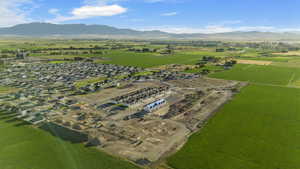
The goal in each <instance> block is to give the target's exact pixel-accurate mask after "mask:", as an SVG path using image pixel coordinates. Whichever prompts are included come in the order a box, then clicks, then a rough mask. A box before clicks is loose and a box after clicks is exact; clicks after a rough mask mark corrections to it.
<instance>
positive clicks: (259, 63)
mask: <svg viewBox="0 0 300 169" xmlns="http://www.w3.org/2000/svg"><path fill="white" fill-rule="evenodd" d="M237 62H238V63H239V64H251V65H270V64H272V63H273V62H272V61H261V60H241V59H238V60H237Z"/></svg>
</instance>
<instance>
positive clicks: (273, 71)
mask: <svg viewBox="0 0 300 169" xmlns="http://www.w3.org/2000/svg"><path fill="white" fill-rule="evenodd" d="M210 77H214V78H220V79H228V80H239V81H249V82H252V83H264V84H265V83H266V84H272V85H282V86H287V85H292V84H293V82H295V81H297V80H300V69H297V68H291V67H279V66H259V65H244V64H239V65H235V66H234V67H233V68H232V69H231V70H227V71H223V72H218V73H215V74H211V75H210Z"/></svg>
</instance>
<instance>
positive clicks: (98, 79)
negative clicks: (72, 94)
mask: <svg viewBox="0 0 300 169" xmlns="http://www.w3.org/2000/svg"><path fill="white" fill-rule="evenodd" d="M105 79H106V78H105V77H96V78H89V79H84V80H81V81H78V82H76V83H75V87H77V88H81V87H84V86H86V85H88V84H91V83H96V82H101V81H103V80H105Z"/></svg>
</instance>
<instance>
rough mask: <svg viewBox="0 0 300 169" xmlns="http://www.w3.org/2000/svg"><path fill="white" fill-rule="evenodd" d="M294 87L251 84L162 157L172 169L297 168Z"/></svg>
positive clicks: (298, 110) (298, 115) (297, 97)
mask: <svg viewBox="0 0 300 169" xmlns="http://www.w3.org/2000/svg"><path fill="white" fill-rule="evenodd" d="M299 103H300V89H295V88H284V87H274V86H261V85H251V86H248V87H246V88H244V89H243V90H242V92H241V93H240V94H238V95H237V96H236V97H235V98H234V100H233V101H231V102H230V103H229V104H227V105H225V106H224V107H223V108H222V109H221V110H220V111H219V112H218V113H217V115H216V116H215V117H214V118H212V119H211V120H210V121H209V122H208V124H207V126H206V127H205V128H204V129H202V131H201V132H198V133H196V134H194V135H193V136H192V137H191V138H190V140H189V142H188V143H187V144H186V145H185V146H184V147H183V149H181V150H180V151H179V152H178V153H176V154H175V155H174V156H172V157H170V158H169V159H168V164H169V165H170V166H172V167H174V168H175V169H297V168H299V166H300V159H299V157H300V149H299V146H298V143H299V141H300V134H299V131H300V123H299V121H300V104H299Z"/></svg>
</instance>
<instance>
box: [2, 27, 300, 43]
mask: <svg viewBox="0 0 300 169" xmlns="http://www.w3.org/2000/svg"><path fill="white" fill-rule="evenodd" d="M0 36H22V37H24V36H25V37H78V38H84V37H85V38H141V39H145V38H146V39H199V40H203V39H207V40H300V33H298V32H285V33H276V32H258V31H252V32H228V33H216V34H200V33H194V34H188V33H185V34H174V33H167V32H162V31H158V30H153V31H138V30H133V29H119V28H115V27H111V26H106V25H85V24H51V23H28V24H20V25H15V26H12V27H6V28H0Z"/></svg>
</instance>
